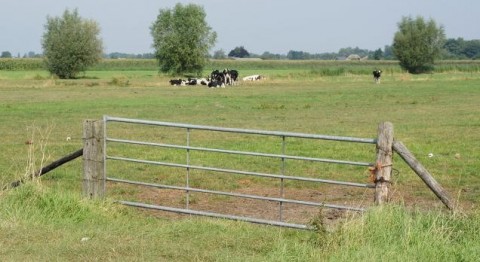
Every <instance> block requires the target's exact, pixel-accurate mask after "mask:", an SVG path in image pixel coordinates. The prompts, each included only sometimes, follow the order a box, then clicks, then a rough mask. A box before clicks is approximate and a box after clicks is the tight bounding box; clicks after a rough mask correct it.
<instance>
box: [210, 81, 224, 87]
mask: <svg viewBox="0 0 480 262" xmlns="http://www.w3.org/2000/svg"><path fill="white" fill-rule="evenodd" d="M208 87H225V83H224V82H223V81H219V80H211V81H210V82H208Z"/></svg>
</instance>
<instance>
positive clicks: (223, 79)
mask: <svg viewBox="0 0 480 262" xmlns="http://www.w3.org/2000/svg"><path fill="white" fill-rule="evenodd" d="M381 76H382V71H381V70H378V69H376V70H374V71H373V80H374V81H375V83H377V84H379V83H380V77H381ZM262 78H263V77H262V76H261V75H250V76H246V77H244V78H242V80H243V81H257V80H260V79H262ZM237 80H238V71H237V70H229V69H224V70H223V71H219V70H214V71H213V72H212V73H211V74H210V76H209V77H207V78H188V79H187V80H184V79H172V80H170V84H171V85H173V86H187V85H191V86H194V85H204V86H208V87H225V86H227V85H235V83H236V82H237Z"/></svg>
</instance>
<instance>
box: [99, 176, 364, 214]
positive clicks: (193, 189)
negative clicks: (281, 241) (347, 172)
mask: <svg viewBox="0 0 480 262" xmlns="http://www.w3.org/2000/svg"><path fill="white" fill-rule="evenodd" d="M107 181H112V182H117V183H125V184H131V185H140V186H148V187H155V188H162V189H174V190H188V191H189V192H198V193H207V194H215V195H222V196H231V197H240V198H249V199H257V200H266V201H274V202H280V203H282V202H283V203H289V204H298V205H304V206H316V207H328V208H336V209H345V210H351V211H359V212H363V211H365V209H364V208H361V207H349V206H342V205H333V204H325V203H318V202H311V201H303V200H295V199H286V198H283V197H282V198H278V197H262V196H256V195H249V194H241V193H232V192H224V191H215V190H207V189H200V188H192V187H188V188H187V187H181V186H171V185H162V184H155V183H145V182H139V181H131V180H126V179H118V178H112V177H107ZM187 209H188V208H187Z"/></svg>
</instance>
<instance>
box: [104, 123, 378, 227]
mask: <svg viewBox="0 0 480 262" xmlns="http://www.w3.org/2000/svg"><path fill="white" fill-rule="evenodd" d="M103 120H104V139H103V140H104V143H105V147H104V148H105V150H103V152H104V153H103V158H104V160H107V159H108V160H117V161H126V162H133V163H142V164H151V165H159V166H166V167H173V168H182V169H185V170H186V175H185V185H184V186H174V185H164V184H155V183H146V182H140V181H132V180H127V179H120V178H112V177H106V180H107V181H110V182H117V183H127V184H132V185H139V186H148V187H155V188H160V189H170V190H182V191H184V192H185V194H186V200H187V201H186V205H185V208H173V207H166V206H161V205H152V204H146V203H137V202H130V201H118V202H119V203H122V204H125V205H129V206H135V207H141V208H149V209H157V210H163V211H170V212H177V213H184V214H194V215H203V216H210V217H217V218H227V219H233V220H240V221H247V222H252V223H261V224H269V225H275V226H283V227H291V228H298V229H311V227H310V226H307V225H300V224H292V223H285V222H284V221H283V217H282V212H283V203H289V204H294V205H306V206H312V207H327V208H336V209H345V210H351V211H359V212H363V211H365V209H363V208H361V207H350V206H342V205H334V204H327V203H322V202H313V201H305V200H295V199H287V198H285V195H284V180H285V179H288V180H296V181H304V182H317V183H327V184H334V185H342V186H353V187H361V188H375V185H373V184H362V183H353V182H344V181H335V180H328V179H319V178H310V177H300V176H293V175H292V176H289V175H286V174H285V165H286V160H295V161H311V162H322V163H332V164H344V165H352V166H364V167H368V166H373V164H372V163H367V162H359V161H348V160H337V159H326V158H316V157H304V156H294V155H287V154H286V152H285V149H286V138H301V139H316V140H331V141H343V142H354V143H367V144H376V142H377V139H370V138H355V137H342V136H329V135H316V134H304V133H295V132H279V131H263V130H252V129H240V128H224V127H213V126H204V125H191V124H182V123H171V122H161V121H149V120H139V119H129V118H119V117H110V116H104V117H103ZM107 122H120V123H130V124H141V125H152V126H161V127H169V128H178V129H180V131H181V129H184V130H185V131H186V145H179V144H167V143H154V142H144V141H135V140H127V139H119V138H109V137H108V135H107ZM192 130H203V131H213V132H229V133H237V134H249V135H264V136H276V137H279V138H281V139H282V141H281V142H282V143H281V150H282V152H281V154H272V153H261V152H248V151H240V150H231V149H219V148H207V147H194V146H191V141H190V139H191V131H192ZM107 142H109V143H111V142H113V143H124V144H133V145H140V146H155V147H162V148H168V149H179V150H185V153H186V159H185V162H184V163H186V164H180V163H178V162H177V163H168V162H159V161H153V160H144V159H135V158H128V157H123V156H111V155H108V154H107V147H106V145H107ZM191 151H201V152H211V153H221V154H234V155H242V156H254V157H267V158H275V159H279V160H280V165H281V166H280V171H279V172H280V174H270V173H260V172H250V171H243V170H233V169H225V168H217V167H211V166H196V165H192V164H191V156H192V155H191ZM104 162H105V161H104ZM181 162H183V161H181ZM191 170H203V171H210V172H219V173H225V174H238V175H247V176H256V177H264V178H273V179H279V180H280V188H279V191H280V192H279V197H265V196H259V195H250V194H242V193H235V192H225V191H215V190H209V189H201V188H192V187H191V186H190V174H191ZM207 175H208V174H207ZM191 192H197V193H206V194H216V195H223V196H229V197H238V198H247V199H254V200H263V201H273V202H277V203H279V214H278V216H279V218H278V220H274V221H272V220H266V219H257V218H253V217H243V216H234V215H227V214H219V213H214V212H205V211H200V210H191V209H190V207H189V202H190V201H189V197H190V193H191Z"/></svg>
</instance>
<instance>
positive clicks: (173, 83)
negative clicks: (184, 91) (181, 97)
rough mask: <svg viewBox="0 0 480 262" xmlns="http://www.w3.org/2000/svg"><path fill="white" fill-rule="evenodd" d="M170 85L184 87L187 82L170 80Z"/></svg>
mask: <svg viewBox="0 0 480 262" xmlns="http://www.w3.org/2000/svg"><path fill="white" fill-rule="evenodd" d="M170 84H171V85H172V86H185V85H186V84H187V81H185V80H182V79H172V80H170Z"/></svg>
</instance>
